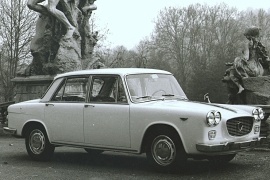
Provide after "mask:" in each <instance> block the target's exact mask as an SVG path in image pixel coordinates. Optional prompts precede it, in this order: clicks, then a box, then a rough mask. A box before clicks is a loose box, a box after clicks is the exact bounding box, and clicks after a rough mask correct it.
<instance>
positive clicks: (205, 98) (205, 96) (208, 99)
mask: <svg viewBox="0 0 270 180" xmlns="http://www.w3.org/2000/svg"><path fill="white" fill-rule="evenodd" d="M203 100H204V101H206V102H208V103H211V101H210V98H209V94H208V93H206V94H205V95H204V96H203Z"/></svg>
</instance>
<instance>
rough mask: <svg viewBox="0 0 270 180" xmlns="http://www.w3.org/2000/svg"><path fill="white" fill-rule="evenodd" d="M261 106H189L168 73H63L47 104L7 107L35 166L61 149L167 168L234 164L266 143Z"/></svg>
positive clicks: (8, 129) (43, 101) (14, 129)
mask: <svg viewBox="0 0 270 180" xmlns="http://www.w3.org/2000/svg"><path fill="white" fill-rule="evenodd" d="M263 118H264V112H263V110H262V109H261V108H258V107H251V106H244V105H227V104H226V105H225V104H214V103H206V102H193V101H190V100H188V98H187V97H186V95H185V93H184V91H183V90H182V88H181V87H180V85H179V84H178V82H177V80H176V79H175V78H174V76H173V75H172V74H171V73H170V72H167V71H163V70H154V69H140V68H118V69H95V70H82V71H76V72H68V73H64V74H61V75H57V76H56V77H55V78H54V81H53V82H52V84H51V86H50V87H49V88H48V90H47V92H46V93H45V94H44V96H43V97H42V98H41V99H37V100H30V101H26V102H21V103H17V104H13V105H11V106H9V108H8V127H6V128H5V129H4V131H5V132H6V133H10V134H13V135H15V136H19V137H24V138H25V144H26V149H27V152H28V154H29V156H30V157H31V158H33V159H34V160H48V159H50V157H51V156H52V155H53V152H54V149H55V147H58V146H72V147H78V148H84V149H85V150H86V151H87V152H88V153H90V154H92V155H94V154H98V153H102V152H103V151H118V152H126V153H134V154H141V153H146V155H147V158H148V159H149V162H150V163H151V164H152V165H153V166H155V167H157V168H160V169H167V168H171V167H175V166H176V165H181V164H183V163H184V162H185V161H186V160H187V159H188V158H194V159H208V160H210V161H213V162H229V161H230V160H232V159H233V158H234V157H235V155H236V153H237V152H239V151H245V150H249V149H252V148H254V147H256V146H258V145H260V144H261V143H262V141H263V139H264V138H262V137H259V133H260V123H261V120H262V119H263Z"/></svg>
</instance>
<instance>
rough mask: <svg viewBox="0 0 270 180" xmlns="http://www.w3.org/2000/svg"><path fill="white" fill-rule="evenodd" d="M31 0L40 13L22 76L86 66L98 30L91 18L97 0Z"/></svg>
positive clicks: (66, 70)
mask: <svg viewBox="0 0 270 180" xmlns="http://www.w3.org/2000/svg"><path fill="white" fill-rule="evenodd" d="M44 1H45V0H28V3H27V5H28V7H29V8H30V9H31V10H34V11H36V12H38V13H40V16H39V18H38V20H37V23H36V34H35V36H34V38H33V39H32V41H31V47H30V48H31V53H32V56H33V60H32V63H31V64H30V65H29V66H28V67H27V68H26V69H25V70H24V71H23V72H20V73H19V74H18V75H19V76H31V75H32V76H33V75H55V74H58V73H63V72H68V71H73V70H80V69H85V68H86V67H87V65H88V63H90V62H89V61H90V59H91V56H92V52H93V48H94V46H95V45H96V42H97V33H96V32H91V31H90V27H89V19H90V17H91V14H92V11H94V10H96V9H97V7H96V5H95V4H94V2H95V0H48V3H47V5H42V4H40V3H42V2H44Z"/></svg>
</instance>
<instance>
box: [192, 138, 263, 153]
mask: <svg viewBox="0 0 270 180" xmlns="http://www.w3.org/2000/svg"><path fill="white" fill-rule="evenodd" d="M265 142H266V138H265V137H259V138H256V139H255V140H251V141H244V142H225V143H223V144H196V148H197V150H198V151H200V152H225V151H243V150H248V149H252V148H255V147H257V146H259V145H262V144H264V143H265Z"/></svg>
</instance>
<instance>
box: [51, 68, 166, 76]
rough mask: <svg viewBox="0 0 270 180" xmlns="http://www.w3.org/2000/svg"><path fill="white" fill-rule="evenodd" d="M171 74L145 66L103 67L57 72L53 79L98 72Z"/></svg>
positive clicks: (114, 73) (104, 73) (121, 74)
mask: <svg viewBox="0 0 270 180" xmlns="http://www.w3.org/2000/svg"><path fill="white" fill-rule="evenodd" d="M149 73H153V74H171V73H170V72H168V71H164V70H158V69H147V68H104V69H88V70H80V71H72V72H67V73H63V74H59V75H57V76H56V77H55V79H57V78H60V77H66V76H77V75H87V74H89V75H91V74H95V75H96V74H100V75H106V74H110V75H120V76H125V75H129V74H149Z"/></svg>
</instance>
